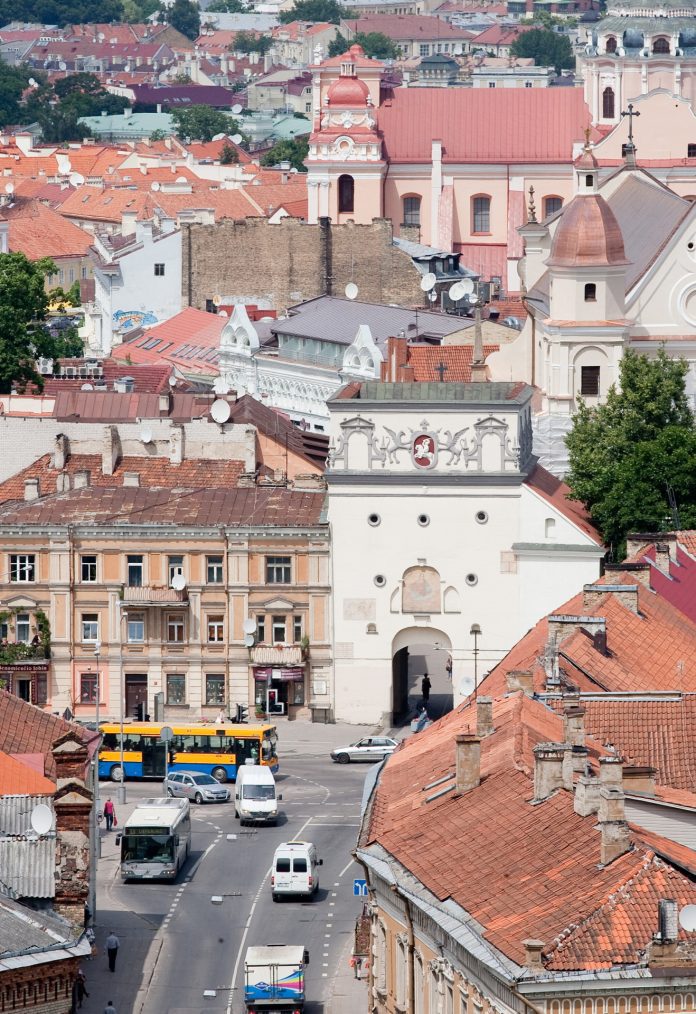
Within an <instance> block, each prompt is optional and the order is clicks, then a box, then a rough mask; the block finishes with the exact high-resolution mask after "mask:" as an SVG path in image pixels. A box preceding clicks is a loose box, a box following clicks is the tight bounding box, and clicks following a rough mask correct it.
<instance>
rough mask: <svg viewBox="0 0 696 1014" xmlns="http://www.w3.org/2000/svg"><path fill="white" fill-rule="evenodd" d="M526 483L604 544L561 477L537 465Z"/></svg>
mask: <svg viewBox="0 0 696 1014" xmlns="http://www.w3.org/2000/svg"><path fill="white" fill-rule="evenodd" d="M525 485H526V486H527V488H528V489H531V490H532V492H534V493H536V494H537V495H538V496H540V497H542V499H544V500H546V501H547V503H550V504H553V506H554V507H556V508H557V510H559V511H561V513H563V514H565V516H566V517H567V518H569V519H570V521H572V522H573V523H574V524H576V525H577V526H578V528H579V529H580V530H581V531H583V532H584V533H585V535H589V537H590V538H591V539H592V540H593V541H594V542H596V543H597V545H598V546H601V545H602V537H601V535H600V534H599V532H598V531H597V529H596V528H595V527H594V525H593V524H592V522H591V521H590V516H589V514H588V513H587V511H586V510H585V508H584V507H583V506H582V504H581V503H580V501H579V500H571V498H570V489H569V488H568V486H566V484H565V483H564V482H563V481H562V480H561V479H557V478H556V476H555V475H552V474H551V472H547V471H546V469H545V468H543V467H542V466H541V465H537V466H536V468H535V469H534V471H533V472H532V473H531V475H530V476H529V478H528V479H527V481H526V483H525Z"/></svg>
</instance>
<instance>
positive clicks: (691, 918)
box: [32, 807, 696, 933]
mask: <svg viewBox="0 0 696 1014" xmlns="http://www.w3.org/2000/svg"><path fill="white" fill-rule="evenodd" d="M37 809H38V807H37ZM46 809H48V807H46ZM32 825H33V821H32ZM679 925H680V926H681V928H682V929H685V930H686V931H687V933H696V905H685V906H684V908H683V909H682V910H681V912H680V913H679Z"/></svg>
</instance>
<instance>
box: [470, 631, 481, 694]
mask: <svg viewBox="0 0 696 1014" xmlns="http://www.w3.org/2000/svg"><path fill="white" fill-rule="evenodd" d="M469 633H470V634H471V636H472V637H473V639H474V699H476V695H477V693H478V653H479V646H478V639H479V637H480V636H481V627H480V626H479V625H478V623H472V624H471V630H470V631H469Z"/></svg>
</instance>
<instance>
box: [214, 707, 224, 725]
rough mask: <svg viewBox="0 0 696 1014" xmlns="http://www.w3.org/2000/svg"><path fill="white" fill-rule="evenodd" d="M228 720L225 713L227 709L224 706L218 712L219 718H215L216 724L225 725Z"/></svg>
mask: <svg viewBox="0 0 696 1014" xmlns="http://www.w3.org/2000/svg"><path fill="white" fill-rule="evenodd" d="M226 721H227V715H226V714H225V709H224V708H220V710H219V711H218V713H217V718H216V719H215V724H216V725H224V724H225V722H226Z"/></svg>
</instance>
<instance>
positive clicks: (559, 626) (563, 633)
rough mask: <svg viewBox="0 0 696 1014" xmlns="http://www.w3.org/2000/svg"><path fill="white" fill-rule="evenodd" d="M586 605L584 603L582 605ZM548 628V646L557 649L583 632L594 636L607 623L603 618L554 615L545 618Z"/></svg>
mask: <svg viewBox="0 0 696 1014" xmlns="http://www.w3.org/2000/svg"><path fill="white" fill-rule="evenodd" d="M583 604H585V605H586V603H583ZM547 623H548V628H549V644H553V645H555V646H556V647H559V646H560V645H561V644H563V642H564V641H567V640H568V638H569V637H572V636H573V635H574V634H577V632H578V631H579V630H585V631H586V632H587V633H588V634H590V635H594V633H595V631H597V630H603V629H605V628H606V625H607V621H606V620H605V619H604V617H603V616H570V615H569V616H564V615H554V616H549V617H548V618H547Z"/></svg>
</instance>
